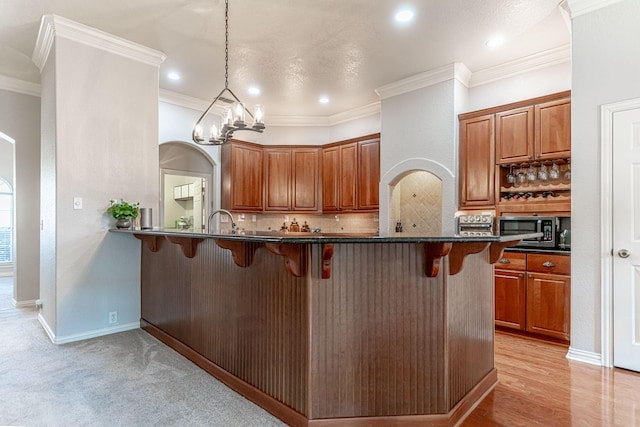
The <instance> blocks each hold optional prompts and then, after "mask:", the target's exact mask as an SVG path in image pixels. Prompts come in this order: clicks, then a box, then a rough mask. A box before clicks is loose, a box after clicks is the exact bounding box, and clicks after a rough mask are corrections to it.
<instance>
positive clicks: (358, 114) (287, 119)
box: [159, 89, 380, 126]
mask: <svg viewBox="0 0 640 427" xmlns="http://www.w3.org/2000/svg"><path fill="white" fill-rule="evenodd" d="M159 100H160V102H165V103H168V104H172V105H177V106H178V107H184V108H189V109H192V110H196V111H204V110H205V109H206V108H207V107H208V106H209V103H210V102H208V101H204V100H202V99H200V98H195V97H192V96H188V95H183V94H181V93H177V92H172V91H169V90H165V89H160V97H159ZM212 112H213V114H218V115H222V113H223V112H224V111H223V108H222V107H218V106H214V108H213V109H212ZM374 114H380V103H379V102H374V103H372V104H369V105H365V106H363V107H358V108H354V109H353V110H349V111H345V112H343V113H338V114H334V115H332V116H326V117H323V116H267V117H266V120H267V122H268V123H269V125H270V126H335V125H337V124H340V123H344V122H348V121H351V120H356V119H359V118H362V117H367V116H372V115H374Z"/></svg>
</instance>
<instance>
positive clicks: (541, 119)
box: [535, 98, 571, 160]
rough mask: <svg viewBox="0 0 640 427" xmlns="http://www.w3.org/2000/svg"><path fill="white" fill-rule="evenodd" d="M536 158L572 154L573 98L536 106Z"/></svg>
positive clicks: (544, 158) (546, 158)
mask: <svg viewBox="0 0 640 427" xmlns="http://www.w3.org/2000/svg"><path fill="white" fill-rule="evenodd" d="M535 109H536V116H535V123H536V131H535V156H536V160H548V159H558V158H561V157H570V156H571V100H570V99H568V98H565V99H560V100H557V101H550V102H545V103H542V104H537V105H536V106H535Z"/></svg>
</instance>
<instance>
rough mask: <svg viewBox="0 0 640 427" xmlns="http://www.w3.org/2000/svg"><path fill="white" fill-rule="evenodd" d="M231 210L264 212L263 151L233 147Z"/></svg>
mask: <svg viewBox="0 0 640 427" xmlns="http://www.w3.org/2000/svg"><path fill="white" fill-rule="evenodd" d="M231 150H232V151H231V182H230V184H231V209H232V210H240V211H242V210H244V211H251V212H255V211H261V210H262V206H263V204H262V176H263V175H262V173H263V172H262V149H260V148H254V147H250V146H244V145H233V146H232V147H231Z"/></svg>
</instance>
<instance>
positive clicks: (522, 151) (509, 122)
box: [495, 92, 571, 165]
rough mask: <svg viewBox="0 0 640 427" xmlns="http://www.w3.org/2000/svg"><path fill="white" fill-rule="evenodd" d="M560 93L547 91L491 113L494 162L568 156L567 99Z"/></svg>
mask: <svg viewBox="0 0 640 427" xmlns="http://www.w3.org/2000/svg"><path fill="white" fill-rule="evenodd" d="M564 94H565V93H564V92H563V93H562V94H560V96H563V97H562V98H561V99H553V98H557V96H554V95H550V96H548V97H544V98H539V99H540V101H541V102H537V103H535V104H534V105H528V106H523V107H518V108H513V109H509V110H506V111H499V112H496V113H495V114H496V163H497V164H501V165H504V164H516V163H526V162H533V161H540V160H553V159H559V158H563V157H570V156H571V99H570V98H569V97H568V96H564ZM544 99H551V100H549V101H546V102H544V101H543V100H544Z"/></svg>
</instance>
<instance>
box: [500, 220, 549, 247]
mask: <svg viewBox="0 0 640 427" xmlns="http://www.w3.org/2000/svg"><path fill="white" fill-rule="evenodd" d="M558 224H559V220H558V218H557V217H554V216H501V217H498V232H499V233H500V235H501V236H512V235H514V234H529V233H542V236H540V237H534V238H530V239H524V240H523V241H522V242H521V243H519V244H518V246H530V247H535V248H553V247H555V246H556V232H557V230H558Z"/></svg>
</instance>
